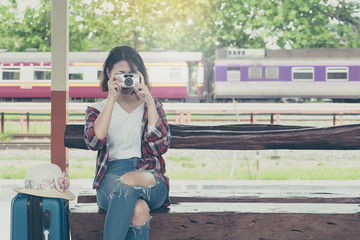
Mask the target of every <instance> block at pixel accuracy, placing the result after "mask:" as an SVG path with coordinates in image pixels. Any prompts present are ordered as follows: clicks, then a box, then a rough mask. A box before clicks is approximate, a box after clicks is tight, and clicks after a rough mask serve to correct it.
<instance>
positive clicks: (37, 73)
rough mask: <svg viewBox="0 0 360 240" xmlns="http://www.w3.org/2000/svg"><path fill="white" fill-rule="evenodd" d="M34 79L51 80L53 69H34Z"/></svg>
mask: <svg viewBox="0 0 360 240" xmlns="http://www.w3.org/2000/svg"><path fill="white" fill-rule="evenodd" d="M34 80H51V69H50V68H48V69H34Z"/></svg>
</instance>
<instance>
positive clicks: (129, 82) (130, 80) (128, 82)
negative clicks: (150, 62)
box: [124, 78, 133, 86]
mask: <svg viewBox="0 0 360 240" xmlns="http://www.w3.org/2000/svg"><path fill="white" fill-rule="evenodd" d="M124 83H125V85H126V86H131V85H133V80H132V78H126V79H125V81H124Z"/></svg>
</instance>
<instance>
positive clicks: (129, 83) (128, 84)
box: [117, 73, 140, 88]
mask: <svg viewBox="0 0 360 240" xmlns="http://www.w3.org/2000/svg"><path fill="white" fill-rule="evenodd" d="M117 75H118V76H119V77H121V78H122V79H123V80H124V81H123V82H122V83H121V87H122V88H133V87H134V85H135V83H137V82H140V77H139V74H136V73H125V74H117Z"/></svg>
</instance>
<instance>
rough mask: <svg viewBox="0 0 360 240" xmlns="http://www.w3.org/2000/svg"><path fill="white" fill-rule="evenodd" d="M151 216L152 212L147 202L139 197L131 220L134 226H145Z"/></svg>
mask: <svg viewBox="0 0 360 240" xmlns="http://www.w3.org/2000/svg"><path fill="white" fill-rule="evenodd" d="M149 217H150V213H149V207H148V205H147V203H146V202H145V201H144V200H142V199H139V200H138V201H137V202H136V205H135V210H134V215H133V218H132V220H131V224H132V225H134V226H143V225H145V223H146V221H147V220H148V219H149Z"/></svg>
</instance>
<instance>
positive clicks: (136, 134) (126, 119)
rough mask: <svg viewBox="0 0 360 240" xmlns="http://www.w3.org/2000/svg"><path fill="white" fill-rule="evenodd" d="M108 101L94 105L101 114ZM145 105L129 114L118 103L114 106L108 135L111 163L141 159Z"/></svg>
mask: <svg viewBox="0 0 360 240" xmlns="http://www.w3.org/2000/svg"><path fill="white" fill-rule="evenodd" d="M105 103H106V100H103V101H101V102H98V103H96V104H94V107H95V108H96V109H98V110H99V111H100V112H101V111H102V110H103V109H104V107H105ZM143 113H144V103H143V104H141V105H140V106H139V107H137V108H136V109H135V110H134V111H132V112H131V113H127V112H126V111H125V110H124V109H123V108H122V107H121V106H120V104H118V103H117V102H115V104H114V108H113V113H112V116H111V121H110V126H109V130H108V135H107V142H108V144H109V161H113V160H116V159H125V158H132V157H138V158H141V124H142V117H143Z"/></svg>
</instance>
